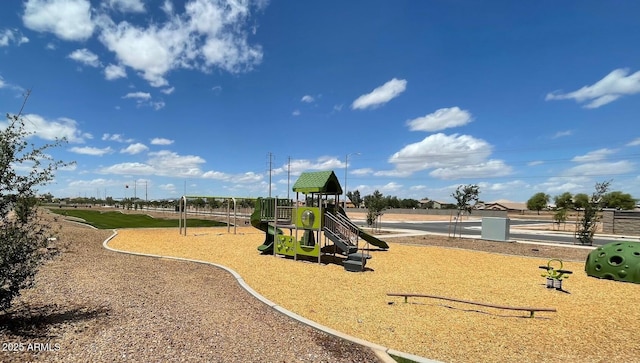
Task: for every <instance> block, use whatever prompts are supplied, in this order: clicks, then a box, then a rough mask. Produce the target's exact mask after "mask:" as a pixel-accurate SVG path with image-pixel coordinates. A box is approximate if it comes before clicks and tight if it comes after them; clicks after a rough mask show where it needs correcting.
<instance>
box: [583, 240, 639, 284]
mask: <svg viewBox="0 0 640 363" xmlns="http://www.w3.org/2000/svg"><path fill="white" fill-rule="evenodd" d="M584 270H585V272H586V273H587V275H588V276H592V277H597V278H600V279H608V280H615V281H625V282H633V283H636V284H640V242H611V243H607V244H605V245H603V246H600V247H598V248H597V249H595V250H593V251H591V252H590V253H589V255H588V256H587V261H586V262H585V265H584Z"/></svg>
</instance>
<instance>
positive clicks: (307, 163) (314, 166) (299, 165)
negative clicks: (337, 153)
mask: <svg viewBox="0 0 640 363" xmlns="http://www.w3.org/2000/svg"><path fill="white" fill-rule="evenodd" d="M343 168H344V162H343V161H341V160H339V159H338V158H336V157H332V156H321V157H319V158H318V159H316V160H315V161H312V160H307V159H292V160H291V161H290V163H287V164H285V165H282V166H281V167H279V168H274V169H273V174H274V175H278V174H286V173H287V170H290V171H291V175H300V174H301V173H302V172H304V171H308V170H334V169H343Z"/></svg>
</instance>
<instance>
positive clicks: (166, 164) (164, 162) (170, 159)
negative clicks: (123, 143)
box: [147, 150, 205, 177]
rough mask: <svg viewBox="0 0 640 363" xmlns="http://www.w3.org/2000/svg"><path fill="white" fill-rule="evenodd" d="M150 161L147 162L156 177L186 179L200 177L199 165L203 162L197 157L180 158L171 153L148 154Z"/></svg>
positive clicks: (180, 156)
mask: <svg viewBox="0 0 640 363" xmlns="http://www.w3.org/2000/svg"><path fill="white" fill-rule="evenodd" d="M149 156H150V159H149V160H148V161H147V163H148V164H149V165H152V166H153V167H154V168H155V170H156V174H157V175H166V176H177V177H188V176H200V175H201V174H202V171H201V170H200V165H201V164H204V163H205V160H204V159H203V158H201V157H199V156H195V155H186V156H182V155H179V154H177V153H174V152H171V151H166V150H165V151H158V152H151V153H149Z"/></svg>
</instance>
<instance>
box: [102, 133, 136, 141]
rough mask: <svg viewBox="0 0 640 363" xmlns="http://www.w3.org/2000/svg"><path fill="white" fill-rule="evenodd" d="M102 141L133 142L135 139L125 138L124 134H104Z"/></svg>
mask: <svg viewBox="0 0 640 363" xmlns="http://www.w3.org/2000/svg"><path fill="white" fill-rule="evenodd" d="M102 141H116V142H122V143H131V142H133V139H125V138H124V136H123V135H122V134H103V135H102Z"/></svg>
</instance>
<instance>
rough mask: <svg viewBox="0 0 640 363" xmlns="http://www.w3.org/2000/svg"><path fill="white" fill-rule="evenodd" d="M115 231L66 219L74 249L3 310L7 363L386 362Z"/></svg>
mask: <svg viewBox="0 0 640 363" xmlns="http://www.w3.org/2000/svg"><path fill="white" fill-rule="evenodd" d="M111 233H112V232H111V231H104V230H102V231H100V230H93V229H90V228H87V227H81V226H78V225H73V224H70V223H63V230H62V232H61V235H60V237H61V238H60V240H61V242H62V243H66V245H67V251H66V252H64V253H63V254H62V255H61V256H60V257H58V258H57V259H56V260H54V261H51V262H50V263H48V264H47V265H45V266H44V267H43V268H42V269H41V270H40V272H39V273H38V275H37V286H36V287H35V288H34V289H30V290H27V291H25V292H24V293H23V295H22V296H21V297H20V298H18V299H17V300H16V301H15V304H14V306H13V308H12V310H10V311H9V312H7V313H6V314H0V343H2V351H0V362H29V361H38V362H119V361H122V362H124V361H127V362H375V361H377V358H376V356H375V355H374V354H373V352H372V351H371V350H369V349H368V348H363V347H361V346H358V345H355V344H352V343H350V342H345V341H343V340H340V339H338V338H335V337H332V336H329V335H327V334H324V333H321V332H318V331H316V330H314V329H312V328H309V327H307V326H306V325H303V324H301V323H298V322H296V321H294V320H292V319H290V318H288V317H286V316H284V315H282V314H280V313H277V312H276V311H275V310H273V309H271V308H270V307H268V306H266V305H264V304H263V303H261V302H259V301H258V300H256V299H255V298H253V297H252V296H251V295H249V294H248V293H247V292H246V291H244V290H243V289H242V288H240V287H239V285H238V284H237V283H236V281H235V279H234V278H233V277H232V276H231V275H230V274H229V273H227V272H225V271H223V270H220V269H217V268H215V267H211V266H206V265H200V264H194V263H188V262H178V261H173V260H168V259H157V258H147V257H138V256H130V255H125V254H120V253H114V252H110V251H107V250H105V249H104V248H103V247H102V242H103V241H104V240H105V239H106V238H107V237H108V236H109V235H111ZM176 234H177V232H176Z"/></svg>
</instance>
